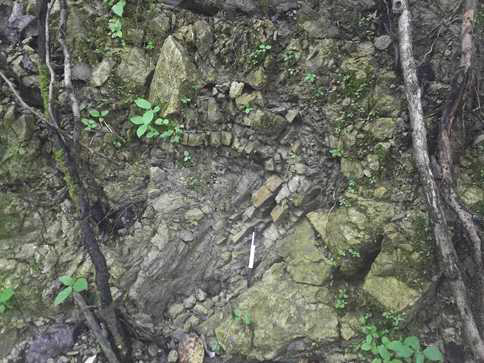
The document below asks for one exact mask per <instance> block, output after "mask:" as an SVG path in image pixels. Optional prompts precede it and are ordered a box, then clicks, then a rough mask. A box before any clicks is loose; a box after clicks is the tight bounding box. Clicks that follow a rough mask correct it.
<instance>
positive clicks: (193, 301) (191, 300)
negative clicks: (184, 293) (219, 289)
mask: <svg viewBox="0 0 484 363" xmlns="http://www.w3.org/2000/svg"><path fill="white" fill-rule="evenodd" d="M196 303H197V299H196V298H195V296H194V295H190V296H189V297H187V298H186V299H185V300H183V306H184V307H185V308H186V309H191V308H193V307H194V306H195V304H196Z"/></svg>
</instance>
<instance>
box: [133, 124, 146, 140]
mask: <svg viewBox="0 0 484 363" xmlns="http://www.w3.org/2000/svg"><path fill="white" fill-rule="evenodd" d="M148 126H149V125H148V124H144V125H141V126H140V127H138V130H136V135H137V136H138V137H139V138H141V137H142V136H143V135H144V134H145V132H146V130H147V129H148Z"/></svg>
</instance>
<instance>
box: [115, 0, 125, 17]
mask: <svg viewBox="0 0 484 363" xmlns="http://www.w3.org/2000/svg"><path fill="white" fill-rule="evenodd" d="M125 5H126V1H125V0H121V1H118V2H117V3H116V4H114V6H113V7H112V8H111V10H112V11H113V13H115V14H116V15H117V16H119V17H121V16H123V12H124V6H125Z"/></svg>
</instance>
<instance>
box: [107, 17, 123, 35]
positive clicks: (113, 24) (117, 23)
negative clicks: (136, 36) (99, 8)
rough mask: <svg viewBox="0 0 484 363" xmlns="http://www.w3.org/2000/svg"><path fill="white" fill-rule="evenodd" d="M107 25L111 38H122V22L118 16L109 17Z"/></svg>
mask: <svg viewBox="0 0 484 363" xmlns="http://www.w3.org/2000/svg"><path fill="white" fill-rule="evenodd" d="M108 27H109V31H110V32H111V38H120V39H122V38H123V24H122V23H121V20H120V19H119V18H112V19H109V22H108Z"/></svg>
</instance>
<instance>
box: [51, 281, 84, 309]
mask: <svg viewBox="0 0 484 363" xmlns="http://www.w3.org/2000/svg"><path fill="white" fill-rule="evenodd" d="M59 281H60V282H62V284H63V285H64V286H66V288H64V289H63V290H62V291H61V292H59V293H58V294H57V296H56V297H55V300H54V305H59V304H62V303H63V302H64V301H66V300H67V299H68V298H69V297H70V296H71V295H72V294H73V293H74V292H81V291H85V290H87V280H86V279H85V278H84V277H79V278H77V279H75V278H73V277H70V276H61V277H59Z"/></svg>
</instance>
